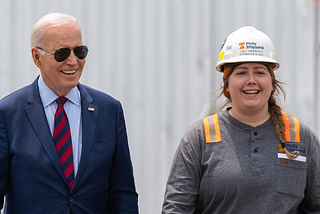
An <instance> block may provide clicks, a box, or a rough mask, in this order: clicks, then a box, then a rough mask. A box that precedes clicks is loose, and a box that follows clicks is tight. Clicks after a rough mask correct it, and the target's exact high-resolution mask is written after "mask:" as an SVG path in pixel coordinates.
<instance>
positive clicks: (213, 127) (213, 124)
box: [203, 114, 221, 143]
mask: <svg viewBox="0 0 320 214" xmlns="http://www.w3.org/2000/svg"><path fill="white" fill-rule="evenodd" d="M203 125H204V133H205V137H206V143H212V142H221V135H220V128H219V121H218V115H217V114H214V115H212V116H209V117H206V118H204V119H203Z"/></svg>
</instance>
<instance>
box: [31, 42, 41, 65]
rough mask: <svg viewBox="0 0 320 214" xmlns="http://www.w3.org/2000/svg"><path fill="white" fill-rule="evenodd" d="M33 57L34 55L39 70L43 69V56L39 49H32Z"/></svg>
mask: <svg viewBox="0 0 320 214" xmlns="http://www.w3.org/2000/svg"><path fill="white" fill-rule="evenodd" d="M31 55H32V59H33V62H34V64H35V65H36V66H37V67H38V68H40V67H41V62H40V58H41V55H40V53H39V50H38V48H36V47H32V48H31Z"/></svg>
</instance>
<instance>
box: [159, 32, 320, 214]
mask: <svg viewBox="0 0 320 214" xmlns="http://www.w3.org/2000/svg"><path fill="white" fill-rule="evenodd" d="M277 68H279V63H278V62H277V61H276V53H275V52H274V49H273V44H272V41H271V40H270V39H269V37H268V36H267V35H265V34H264V33H262V32H261V31H258V30H256V29H255V28H254V27H250V26H246V27H242V28H240V29H238V30H237V31H235V32H233V33H231V34H230V35H229V36H228V37H227V39H226V40H225V42H224V44H223V46H222V49H221V51H220V54H219V61H218V63H217V70H218V71H220V72H223V86H222V92H221V94H220V96H221V95H222V94H223V95H224V96H225V97H226V98H227V101H228V103H229V104H230V106H229V107H227V108H226V109H225V110H223V111H221V112H219V113H217V114H214V115H212V116H209V117H206V118H204V119H203V120H200V121H198V122H196V123H194V124H193V125H192V126H191V127H190V128H189V129H188V130H187V132H186V133H185V135H184V136H183V137H182V139H181V143H180V145H179V147H178V149H177V152H176V155H175V157H174V160H173V164H172V168H171V172H170V175H169V178H168V182H167V186H166V192H165V199H164V203H163V209H162V213H170V214H172V213H201V214H205V213H210V214H213V213H219V214H225V213H235V214H250V213H255V214H258V213H259V214H262V213H266V214H271V213H272V214H274V213H279V214H286V213H318V214H319V213H320V153H319V152H320V147H319V140H318V137H317V136H316V135H315V134H314V133H313V132H312V131H311V130H310V129H309V128H308V127H307V126H306V125H304V124H303V123H301V122H300V121H298V120H297V119H296V118H294V117H293V116H291V115H289V114H287V113H285V112H283V111H282V109H281V107H280V106H279V105H278V104H277V102H276V97H275V94H277V93H279V92H283V93H284V91H283V88H282V87H281V82H279V81H278V80H276V77H275V74H274V70H276V69H277ZM226 106H228V105H225V106H224V107H226Z"/></svg>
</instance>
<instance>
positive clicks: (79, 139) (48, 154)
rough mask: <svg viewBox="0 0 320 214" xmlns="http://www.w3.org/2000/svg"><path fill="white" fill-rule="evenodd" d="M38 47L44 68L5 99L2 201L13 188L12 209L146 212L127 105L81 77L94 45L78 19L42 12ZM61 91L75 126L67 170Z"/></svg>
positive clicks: (0, 142)
mask: <svg viewBox="0 0 320 214" xmlns="http://www.w3.org/2000/svg"><path fill="white" fill-rule="evenodd" d="M31 53H32V57H33V61H34V63H35V65H36V66H37V67H38V68H39V69H40V76H39V77H38V78H37V79H36V80H35V81H34V82H33V83H32V84H30V85H28V86H26V87H24V88H22V89H20V90H17V91H15V92H13V93H12V94H10V95H8V96H6V97H5V98H3V99H2V100H1V101H0V198H1V201H0V209H1V208H2V207H3V198H4V196H5V197H6V200H5V202H6V203H5V208H4V212H5V213H7V214H19V213H24V214H25V213H30V214H44V213H45V214H48V213H49V214H51V213H57V214H70V213H74V214H86V213H88V214H95V213H121V214H125V213H130V214H131V213H133V214H134V213H138V195H137V193H136V190H135V184H134V177H133V168H132V163H131V159H130V153H129V147H128V141H127V133H126V127H125V121H124V115H123V110H122V107H121V104H120V102H119V101H117V100H115V99H114V98H112V97H110V96H109V95H107V94H105V93H103V92H100V91H97V90H95V89H92V88H90V87H88V86H85V85H82V84H80V83H79V79H80V76H81V74H82V70H83V67H84V65H85V57H86V56H87V53H88V48H87V47H86V46H85V45H83V43H82V37H81V30H80V27H79V26H78V24H77V21H76V19H75V18H74V17H73V16H70V15H66V14H60V13H52V14H48V15H45V16H44V17H42V18H41V19H40V20H39V21H38V22H37V23H36V24H35V25H34V27H33V29H32V32H31ZM58 97H63V99H65V98H66V100H67V101H66V103H65V104H64V105H63V104H62V106H63V109H64V110H63V111H65V114H63V115H64V116H63V117H65V116H66V118H67V119H66V120H67V121H68V122H66V123H65V124H68V128H66V129H67V130H70V132H71V139H70V136H69V137H68V140H70V142H72V143H71V144H70V145H72V146H69V147H68V152H70V153H69V154H68V157H69V159H68V161H70V162H69V163H68V169H67V170H65V169H64V168H63V164H64V161H62V159H63V158H61V156H60V154H58V152H60V151H61V150H62V149H61V150H60V151H58V149H57V144H55V141H54V140H53V133H54V131H55V129H56V128H55V127H56V126H55V125H54V124H55V114H56V110H57V106H58V104H57V102H56V99H57V98H58ZM63 111H62V112H63ZM70 132H69V133H70ZM66 141H67V140H66ZM68 142H69V141H68ZM62 156H63V155H62ZM70 157H71V158H70ZM68 161H66V162H68ZM69 164H70V165H69ZM67 171H68V172H67ZM71 175H72V176H71Z"/></svg>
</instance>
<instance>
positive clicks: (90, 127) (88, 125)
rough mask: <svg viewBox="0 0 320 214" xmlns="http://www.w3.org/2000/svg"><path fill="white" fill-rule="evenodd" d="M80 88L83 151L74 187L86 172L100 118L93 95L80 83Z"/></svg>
mask: <svg viewBox="0 0 320 214" xmlns="http://www.w3.org/2000/svg"><path fill="white" fill-rule="evenodd" d="M78 88H79V91H80V94H81V118H82V130H81V131H82V151H81V158H80V164H79V168H78V172H77V176H76V179H75V181H74V184H73V187H75V186H76V185H77V183H78V181H79V179H80V178H81V175H82V174H83V172H84V169H85V165H86V163H87V160H88V157H89V154H90V150H91V146H92V143H93V138H94V132H95V128H96V122H97V118H98V107H97V106H96V105H94V104H93V103H92V101H93V99H92V97H91V96H90V95H89V94H88V92H87V91H86V89H85V88H84V87H83V86H82V85H81V84H80V83H79V85H78Z"/></svg>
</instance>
